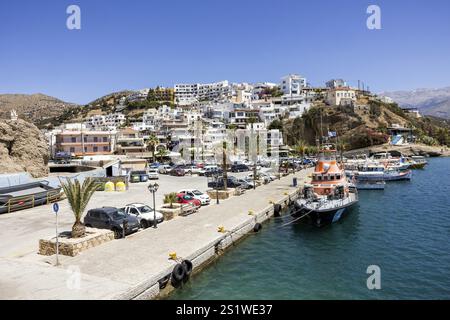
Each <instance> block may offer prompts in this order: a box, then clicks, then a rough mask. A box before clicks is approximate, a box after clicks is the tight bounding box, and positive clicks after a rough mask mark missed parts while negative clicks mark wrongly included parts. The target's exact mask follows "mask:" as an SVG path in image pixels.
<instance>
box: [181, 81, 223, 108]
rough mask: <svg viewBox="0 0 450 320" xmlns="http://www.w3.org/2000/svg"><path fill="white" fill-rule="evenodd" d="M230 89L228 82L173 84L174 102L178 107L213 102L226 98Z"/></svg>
mask: <svg viewBox="0 0 450 320" xmlns="http://www.w3.org/2000/svg"><path fill="white" fill-rule="evenodd" d="M230 93H231V88H230V85H229V83H228V81H226V80H224V81H219V82H214V83H206V84H200V83H194V84H175V86H174V95H175V101H176V102H177V103H178V104H179V105H189V104H193V103H195V102H198V101H213V100H220V99H223V98H225V97H228V96H229V95H230Z"/></svg>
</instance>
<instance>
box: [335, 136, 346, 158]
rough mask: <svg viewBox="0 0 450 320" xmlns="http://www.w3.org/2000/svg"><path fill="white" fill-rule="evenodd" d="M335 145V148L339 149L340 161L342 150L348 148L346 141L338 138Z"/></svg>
mask: <svg viewBox="0 0 450 320" xmlns="http://www.w3.org/2000/svg"><path fill="white" fill-rule="evenodd" d="M336 147H337V150H338V151H339V155H340V157H341V161H342V158H343V155H344V151H345V150H347V148H348V143H347V142H345V141H344V140H339V141H338V142H337V143H336Z"/></svg>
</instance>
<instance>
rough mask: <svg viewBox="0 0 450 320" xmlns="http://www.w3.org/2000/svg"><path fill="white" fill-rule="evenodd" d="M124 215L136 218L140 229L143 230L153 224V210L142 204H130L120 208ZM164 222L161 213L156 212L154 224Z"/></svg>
mask: <svg viewBox="0 0 450 320" xmlns="http://www.w3.org/2000/svg"><path fill="white" fill-rule="evenodd" d="M121 210H123V212H125V213H126V214H129V215H132V216H134V217H136V218H137V219H138V221H139V225H140V226H141V228H143V229H145V228H148V227H149V226H152V225H153V224H154V219H155V212H154V211H153V208H152V207H150V206H148V205H146V204H143V203H130V204H127V205H126V206H125V207H124V208H122V209H121ZM163 221H164V216H163V214H162V213H161V212H158V211H156V223H161V222H163Z"/></svg>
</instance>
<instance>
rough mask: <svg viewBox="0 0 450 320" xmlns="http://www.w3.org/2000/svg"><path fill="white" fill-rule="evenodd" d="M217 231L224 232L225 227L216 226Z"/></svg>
mask: <svg viewBox="0 0 450 320" xmlns="http://www.w3.org/2000/svg"><path fill="white" fill-rule="evenodd" d="M217 232H220V233H225V227H223V226H219V227H218V228H217Z"/></svg>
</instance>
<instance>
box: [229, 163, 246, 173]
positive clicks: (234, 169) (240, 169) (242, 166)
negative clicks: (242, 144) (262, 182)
mask: <svg viewBox="0 0 450 320" xmlns="http://www.w3.org/2000/svg"><path fill="white" fill-rule="evenodd" d="M249 170H250V168H249V167H248V166H246V165H245V164H233V165H232V166H231V172H245V171H249Z"/></svg>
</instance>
